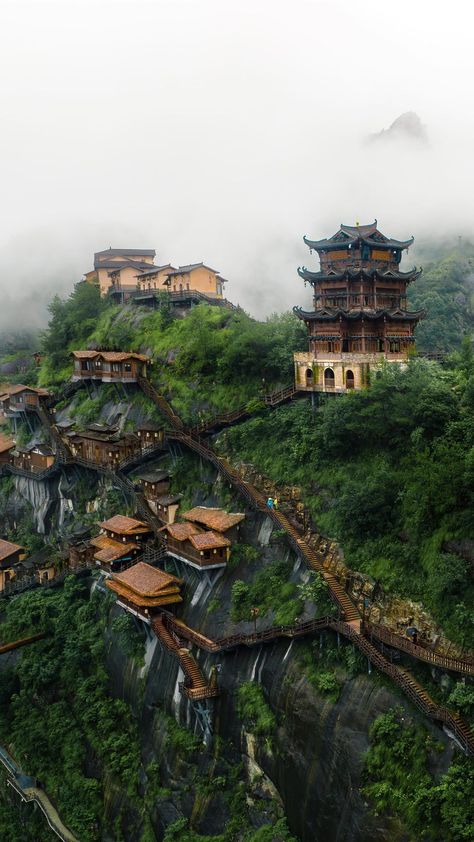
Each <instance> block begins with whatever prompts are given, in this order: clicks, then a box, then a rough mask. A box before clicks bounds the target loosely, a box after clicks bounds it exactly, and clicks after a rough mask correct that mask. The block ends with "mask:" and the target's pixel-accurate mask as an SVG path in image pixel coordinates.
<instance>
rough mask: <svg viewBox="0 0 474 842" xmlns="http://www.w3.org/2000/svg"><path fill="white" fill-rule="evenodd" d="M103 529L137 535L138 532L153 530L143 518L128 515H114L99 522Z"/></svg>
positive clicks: (121, 533)
mask: <svg viewBox="0 0 474 842" xmlns="http://www.w3.org/2000/svg"><path fill="white" fill-rule="evenodd" d="M99 526H101V527H102V529H108V530H109V532H118V533H119V534H120V535H135V534H137V533H143V532H151V530H150V527H149V526H148V524H147V523H144V522H143V521H142V520H136V519H135V518H133V517H127V516H126V515H114V516H113V517H111V518H109V519H108V520H104V521H103V523H99Z"/></svg>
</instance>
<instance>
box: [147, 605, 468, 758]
mask: <svg viewBox="0 0 474 842" xmlns="http://www.w3.org/2000/svg"><path fill="white" fill-rule="evenodd" d="M161 624H162V625H163V626H164V627H165V629H166V630H167V631H168V633H169V634H170V636H171V633H172V632H174V633H175V634H176V635H177V636H178V637H182V638H185V639H186V640H189V641H190V642H192V643H194V644H196V646H198V647H200V648H201V649H204V650H205V651H206V652H211V653H213V654H215V653H218V652H223V651H226V650H229V649H234V648H236V647H237V646H242V645H245V646H257V645H259V644H262V643H270V642H272V641H274V640H278V639H279V638H282V637H287V638H288V637H290V638H298V637H304V636H306V635H308V634H314V633H315V632H318V631H324V630H325V629H330V630H332V631H335V632H337V633H338V634H341V635H342V636H343V637H345V638H346V639H347V640H349V641H351V642H352V643H354V644H355V645H356V646H357V647H358V648H359V649H360V650H361V651H362V652H363V654H364V655H365V656H366V657H367V658H368V660H369V661H370V663H371V664H373V665H374V666H375V667H377V669H378V670H379V671H380V672H383V673H385V675H388V676H389V677H390V678H391V679H392V680H393V681H394V682H395V683H396V684H397V685H398V686H399V687H400V688H401V690H403V692H404V693H405V695H407V696H408V698H409V699H410V700H411V701H412V702H413V703H414V704H415V705H416V707H418V708H419V709H420V710H421V711H423V713H424V714H426V716H428V717H430V718H431V719H433V720H435V721H437V722H441V723H443V724H444V725H446V726H447V728H448V729H449V730H450V731H451V732H452V733H453V734H454V735H455V737H456V739H457V740H458V742H459V743H460V745H461V746H462V748H463V749H464V750H465V751H466V752H468V753H469V754H474V734H473V733H472V731H471V729H470V728H469V726H468V725H467V723H466V722H464V720H463V719H462V718H461V717H460V716H459V714H458V713H453V712H451V711H449V710H448V709H447V708H445V707H443V706H441V705H437V704H436V702H434V701H433V699H432V698H431V697H430V696H429V694H428V693H427V692H426V690H425V689H424V687H422V685H421V684H419V683H418V682H417V681H416V680H415V679H414V678H413V676H412V675H411V674H410V673H409V671H408V670H406V669H403V668H402V667H398V666H395V665H394V664H392V663H391V662H390V661H389V660H388V659H387V658H385V656H384V655H383V654H382V653H381V652H380V651H379V650H378V649H377V648H376V647H375V646H374V645H373V644H372V643H371V642H370V641H369V640H367V638H365V637H363V636H362V635H361V633H360V631H358V630H357V628H354V625H353V624H349V623H345V622H343V621H342V620H336V619H335V618H334V617H321V618H319V619H317V620H308V621H307V622H306V623H300V624H299V625H295V626H274V627H272V628H269V629H265V631H261V632H253V633H250V634H236V635H230V636H228V637H223V638H219V639H218V640H211V639H210V638H208V637H205V636H204V635H202V634H201V633H200V632H197V631H195V630H194V629H191V628H190V627H189V626H187V625H186V624H185V623H183V621H182V620H178V619H177V618H175V617H174V616H173V615H172V614H170V613H166V614H165V613H164V612H163V615H162V620H161ZM176 645H179V644H176Z"/></svg>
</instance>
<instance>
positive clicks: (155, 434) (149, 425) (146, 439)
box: [136, 421, 165, 449]
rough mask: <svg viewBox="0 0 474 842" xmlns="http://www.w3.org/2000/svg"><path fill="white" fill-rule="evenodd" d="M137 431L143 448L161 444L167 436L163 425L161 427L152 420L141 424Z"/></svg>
mask: <svg viewBox="0 0 474 842" xmlns="http://www.w3.org/2000/svg"><path fill="white" fill-rule="evenodd" d="M136 432H137V436H138V438H139V439H140V445H141V447H142V448H143V449H144V448H146V447H154V446H155V445H158V444H161V443H162V442H163V441H164V438H165V431H164V429H163V427H159V426H158V424H154V423H153V422H152V421H146V422H143V423H142V424H140V425H139V427H138V429H137V431H136Z"/></svg>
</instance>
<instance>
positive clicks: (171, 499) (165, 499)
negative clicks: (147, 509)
mask: <svg viewBox="0 0 474 842" xmlns="http://www.w3.org/2000/svg"><path fill="white" fill-rule="evenodd" d="M182 496H183V495H182V494H163V495H162V496H161V497H157V498H156V502H157V503H159V504H160V506H171V505H172V503H179V501H180V500H181V498H182Z"/></svg>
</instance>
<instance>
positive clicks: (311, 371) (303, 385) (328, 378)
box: [294, 352, 408, 394]
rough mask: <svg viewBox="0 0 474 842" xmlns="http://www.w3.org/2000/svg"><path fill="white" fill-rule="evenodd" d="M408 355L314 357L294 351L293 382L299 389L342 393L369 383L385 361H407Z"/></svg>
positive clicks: (333, 355) (397, 362)
mask: <svg viewBox="0 0 474 842" xmlns="http://www.w3.org/2000/svg"><path fill="white" fill-rule="evenodd" d="M407 359H408V355H407V354H406V353H405V352H400V353H393V354H390V353H386V354H384V353H380V354H355V353H347V354H342V353H337V354H329V353H328V354H324V355H318V356H317V357H316V356H315V355H314V354H312V353H310V352H303V353H297V354H295V355H294V361H295V385H296V388H297V389H298V390H299V391H302V392H305V391H306V392H328V393H332V394H334V393H335V394H344V393H345V392H348V391H351V390H353V389H355V390H356V391H357V390H361V389H366V388H367V387H368V386H370V382H371V380H373V378H374V377H375V376H376V375H377V373H378V372H380V370H381V368H382V367H383V365H384V364H386V363H390V364H393V363H395V364H398V365H400V366H404V365H406V362H407Z"/></svg>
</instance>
